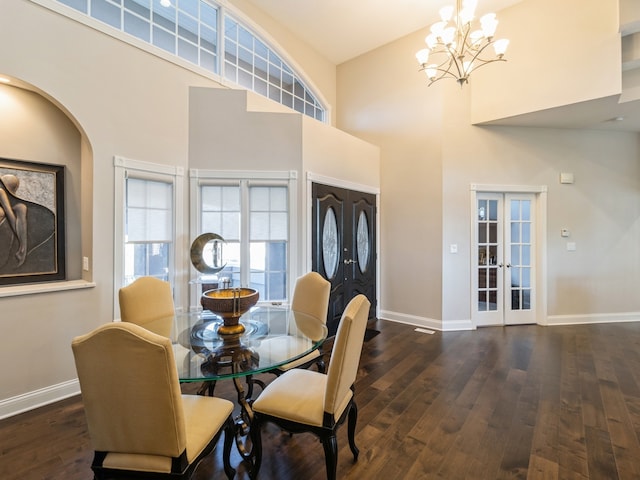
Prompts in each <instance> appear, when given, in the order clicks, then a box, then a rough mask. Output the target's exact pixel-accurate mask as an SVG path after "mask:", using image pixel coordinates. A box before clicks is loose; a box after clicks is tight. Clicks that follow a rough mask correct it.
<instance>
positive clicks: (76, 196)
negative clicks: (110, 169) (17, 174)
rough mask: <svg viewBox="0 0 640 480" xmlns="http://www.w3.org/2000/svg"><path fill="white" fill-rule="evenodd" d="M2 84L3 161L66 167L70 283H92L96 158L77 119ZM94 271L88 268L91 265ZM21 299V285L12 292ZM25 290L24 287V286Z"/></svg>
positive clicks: (16, 84) (34, 90)
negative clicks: (87, 261)
mask: <svg viewBox="0 0 640 480" xmlns="http://www.w3.org/2000/svg"><path fill="white" fill-rule="evenodd" d="M0 76H1V77H3V78H6V79H7V80H8V81H9V82H8V83H0V158H3V159H12V160H21V161H27V162H37V163H45V164H51V165H63V166H64V167H65V243H66V247H65V253H66V255H65V256H66V280H67V281H74V280H84V281H88V282H90V281H92V272H91V270H90V269H89V270H83V268H82V267H83V265H82V263H83V262H82V259H83V257H88V258H92V251H91V250H92V247H91V246H92V243H93V242H92V225H93V198H92V190H93V189H92V185H93V153H92V149H91V145H90V143H89V141H88V139H87V136H86V134H85V133H84V131H83V129H82V127H81V126H80V125H79V124H78V122H77V120H76V119H75V118H74V117H73V115H72V114H71V113H70V112H69V111H68V110H67V109H66V108H65V107H64V106H63V105H61V104H60V103H59V102H57V101H56V100H55V99H54V98H52V97H51V96H50V95H48V94H47V93H46V92H43V91H42V90H40V89H39V88H38V87H37V86H34V85H31V84H28V83H26V82H24V81H22V80H20V79H17V78H12V77H7V76H4V75H0ZM89 267H90V266H89ZM10 288H11V290H16V293H17V294H20V293H22V292H21V291H20V290H21V288H22V287H21V286H15V287H10ZM25 288H26V287H25Z"/></svg>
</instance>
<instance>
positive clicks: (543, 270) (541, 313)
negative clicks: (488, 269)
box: [469, 183, 548, 329]
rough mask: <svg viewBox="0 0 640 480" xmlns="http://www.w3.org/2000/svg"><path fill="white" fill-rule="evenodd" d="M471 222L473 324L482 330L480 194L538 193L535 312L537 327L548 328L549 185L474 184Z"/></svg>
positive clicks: (536, 202) (470, 255) (470, 252)
mask: <svg viewBox="0 0 640 480" xmlns="http://www.w3.org/2000/svg"><path fill="white" fill-rule="evenodd" d="M470 190H471V195H470V209H469V212H470V221H471V238H470V242H469V245H470V248H469V267H470V272H471V275H470V276H469V277H470V293H471V296H470V298H469V304H470V307H471V312H470V313H471V325H472V328H474V329H475V328H477V327H478V322H477V309H476V304H475V303H474V299H475V298H476V295H477V286H478V279H477V278H476V275H475V274H474V272H475V267H476V265H477V259H476V257H475V255H474V252H473V249H474V246H475V244H476V238H477V222H476V216H475V214H474V212H475V211H476V205H477V202H478V194H479V193H501V194H509V193H529V194H534V196H535V198H534V201H535V214H536V216H535V220H536V234H535V242H536V249H535V269H536V276H535V290H536V295H535V309H536V324H538V325H547V190H548V189H547V186H546V185H498V184H478V183H472V184H471V186H470Z"/></svg>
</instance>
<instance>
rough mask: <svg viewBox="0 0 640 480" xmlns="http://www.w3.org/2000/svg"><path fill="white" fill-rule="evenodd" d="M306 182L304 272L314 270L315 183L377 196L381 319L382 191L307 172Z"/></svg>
mask: <svg viewBox="0 0 640 480" xmlns="http://www.w3.org/2000/svg"><path fill="white" fill-rule="evenodd" d="M305 180H306V181H305V182H303V183H304V189H305V191H304V192H303V194H302V198H303V205H302V211H303V212H305V215H304V217H305V218H304V223H305V226H304V232H303V234H302V237H303V238H302V239H301V245H303V246H304V247H303V251H304V254H303V255H304V258H303V259H302V261H301V264H302V265H304V271H305V272H309V271H311V268H312V249H313V245H312V244H311V240H312V238H313V231H312V230H313V213H312V212H313V198H312V196H313V192H312V190H313V189H312V184H313V183H322V184H324V185H328V186H330V187H337V188H344V189H345V190H356V191H359V192H363V193H370V194H372V195H375V196H376V231H375V235H376V251H375V256H376V257H375V258H376V298H377V299H378V301H377V305H376V318H380V255H379V254H378V253H379V250H380V189H379V188H376V187H372V186H370V185H363V184H360V183H355V182H350V181H348V180H341V179H339V178H334V177H328V176H325V175H320V174H317V173H313V172H307V174H306V179H305Z"/></svg>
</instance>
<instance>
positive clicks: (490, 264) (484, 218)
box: [477, 200, 498, 312]
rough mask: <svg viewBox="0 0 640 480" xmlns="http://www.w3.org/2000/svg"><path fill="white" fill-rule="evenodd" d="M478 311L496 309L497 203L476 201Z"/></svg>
mask: <svg viewBox="0 0 640 480" xmlns="http://www.w3.org/2000/svg"><path fill="white" fill-rule="evenodd" d="M477 218H478V224H477V230H478V311H481V312H486V311H494V310H497V308H498V302H497V298H498V282H497V274H498V271H497V270H498V265H497V263H498V201H497V200H478V212H477Z"/></svg>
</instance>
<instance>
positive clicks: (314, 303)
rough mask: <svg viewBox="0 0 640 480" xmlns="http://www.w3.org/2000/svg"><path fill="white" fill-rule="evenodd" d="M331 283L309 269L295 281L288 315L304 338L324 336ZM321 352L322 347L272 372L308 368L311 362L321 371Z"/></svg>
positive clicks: (277, 373) (323, 366) (322, 353)
mask: <svg viewBox="0 0 640 480" xmlns="http://www.w3.org/2000/svg"><path fill="white" fill-rule="evenodd" d="M330 293H331V283H329V281H328V280H326V279H325V278H324V277H323V276H322V275H320V274H319V273H318V272H308V273H305V274H304V275H302V276H301V277H299V278H298V279H297V280H296V285H295V287H294V289H293V297H292V299H291V315H292V317H293V320H294V321H295V324H296V328H297V329H298V330H300V331H301V332H302V333H304V334H305V335H306V336H307V337H309V338H311V339H313V340H315V339H317V338H321V336H322V335H324V328H323V327H324V325H326V324H327V310H328V309H329V295H330ZM323 357H324V352H323V350H322V347H320V348H318V349H316V350H314V351H313V352H311V353H309V354H307V355H305V356H304V357H302V358H298V359H297V360H294V361H292V362H290V363H287V364H286V365H283V366H281V367H279V368H277V369H275V370H273V372H272V373H275V374H276V375H281V374H283V373H284V372H286V371H287V370H290V369H292V368H308V367H310V366H311V365H313V364H314V363H315V364H316V365H317V368H318V371H319V372H322V373H324V369H325V364H324V359H323Z"/></svg>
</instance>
